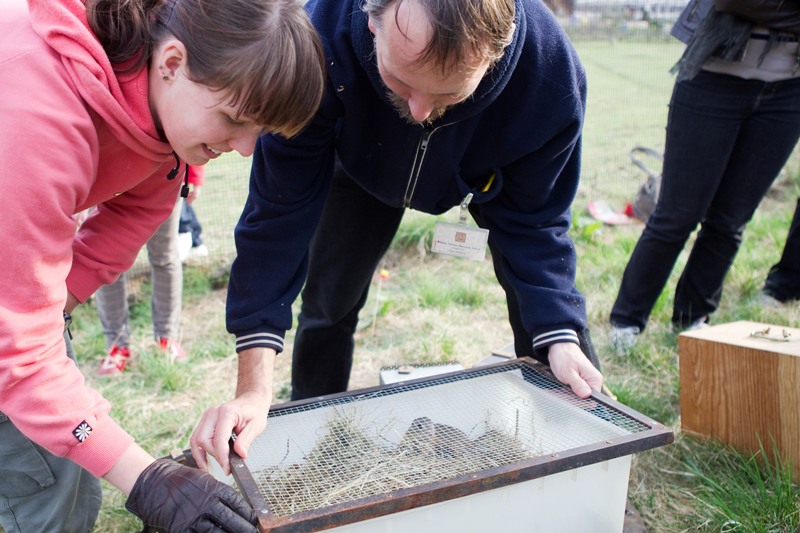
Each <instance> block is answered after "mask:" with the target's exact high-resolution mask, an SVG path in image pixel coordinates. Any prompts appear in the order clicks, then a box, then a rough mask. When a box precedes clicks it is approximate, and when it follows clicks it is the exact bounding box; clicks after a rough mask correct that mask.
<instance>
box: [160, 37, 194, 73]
mask: <svg viewBox="0 0 800 533" xmlns="http://www.w3.org/2000/svg"><path fill="white" fill-rule="evenodd" d="M152 64H153V65H158V73H159V75H160V76H161V78H162V79H163V80H164V81H168V80H173V79H175V77H176V76H177V75H178V73H179V72H180V71H181V69H185V68H186V47H185V46H184V45H183V43H182V42H181V41H179V40H178V39H167V40H166V41H164V42H162V43H161V44H160V45H159V46H158V49H157V50H156V52H155V54H153V63H152Z"/></svg>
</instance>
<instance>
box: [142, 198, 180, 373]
mask: <svg viewBox="0 0 800 533" xmlns="http://www.w3.org/2000/svg"><path fill="white" fill-rule="evenodd" d="M181 203H182V199H179V201H178V202H176V204H175V208H174V209H173V210H172V214H171V215H170V216H169V218H168V219H167V220H165V221H164V223H163V224H161V226H159V228H158V230H156V232H155V234H153V236H152V237H150V240H149V241H147V257H148V259H149V260H150V266H151V279H152V284H153V300H152V315H153V333H154V337H155V340H156V342H159V344H160V345H161V347H162V348H163V349H165V350H166V351H167V353H168V354H169V355H170V356H171V357H174V358H175V357H177V358H181V357H184V356H185V355H186V353H185V352H184V351H183V350H182V349H181V347H180V344H179V342H178V339H179V336H180V323H181V308H182V301H181V300H182V298H183V266H182V265H181V260H180V257H179V256H178V223H179V222H180V214H181Z"/></svg>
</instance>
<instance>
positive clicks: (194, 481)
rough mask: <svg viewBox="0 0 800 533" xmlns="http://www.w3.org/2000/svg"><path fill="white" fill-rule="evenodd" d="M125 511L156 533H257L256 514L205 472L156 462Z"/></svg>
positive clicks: (135, 488) (146, 471)
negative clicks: (156, 532)
mask: <svg viewBox="0 0 800 533" xmlns="http://www.w3.org/2000/svg"><path fill="white" fill-rule="evenodd" d="M125 508H126V509H128V511H130V512H132V513H133V514H135V515H136V516H138V517H139V518H141V519H142V522H144V526H145V530H146V531H147V530H148V528H150V529H151V530H156V531H158V532H159V533H183V532H187V531H188V532H191V533H219V532H225V533H256V524H257V522H258V520H257V519H256V513H255V511H253V509H252V507H250V506H249V505H248V504H247V502H245V501H244V500H243V499H242V497H241V496H239V494H238V493H237V492H236V491H235V490H234V489H233V488H231V487H229V486H228V485H226V484H225V483H221V482H219V481H217V480H216V479H215V478H214V476H212V475H211V474H209V473H207V472H203V471H201V470H198V469H197V468H191V467H188V466H184V465H181V464H178V463H177V462H175V461H173V460H172V459H158V460H156V461H155V462H154V463H153V464H151V465H150V466H148V467H147V468H145V469H144V471H143V472H142V473H141V475H140V476H139V478H138V479H137V480H136V483H135V484H134V485H133V490H132V491H131V493H130V496H128V501H127V502H126V503H125Z"/></svg>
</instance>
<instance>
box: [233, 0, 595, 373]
mask: <svg viewBox="0 0 800 533" xmlns="http://www.w3.org/2000/svg"><path fill="white" fill-rule="evenodd" d="M359 6H360V2H359V1H357V0H355V1H354V0H317V1H312V2H310V3H309V4H308V9H309V11H310V13H311V16H312V20H313V22H314V24H315V26H316V28H317V29H318V30H319V32H320V34H321V36H322V40H323V43H324V45H325V48H326V54H327V68H328V78H329V79H328V84H327V90H326V94H325V96H324V98H323V102H322V106H321V108H320V110H319V111H318V113H317V115H316V117H315V119H314V121H313V122H312V124H311V125H310V126H309V127H308V128H307V129H306V130H305V131H304V132H303V133H302V134H301V135H299V136H297V137H296V138H293V139H291V140H286V139H284V138H281V137H279V136H274V135H271V136H266V137H262V138H261V139H260V140H259V142H258V144H257V146H256V152H255V155H254V158H253V167H252V173H251V182H250V194H249V197H248V199H247V203H246V205H245V208H244V211H243V213H242V216H241V219H240V221H239V223H238V225H237V227H236V232H235V235H236V246H237V258H236V260H235V261H234V264H233V267H232V272H231V282H230V287H229V293H228V307H227V325H228V329H229V331H231V332H232V333H234V334H235V335H236V337H237V350H243V349H247V348H252V347H258V346H261V347H272V348H275V349H276V350H278V351H281V350H282V349H283V338H284V334H285V332H286V330H288V329H289V328H290V327H291V325H292V316H291V305H292V302H293V301H294V300H295V298H296V296H297V295H298V293H299V291H300V288H301V286H302V284H303V282H304V280H305V275H306V268H307V260H308V243H309V240H310V239H311V237H312V235H313V233H314V231H315V228H316V226H317V223H318V221H319V219H320V214H321V211H322V208H323V205H324V203H325V199H326V195H327V193H328V190H329V186H330V182H331V177H332V171H333V166H334V158H335V155H336V156H338V158H339V160H340V161H341V164H342V165H343V168H344V170H345V171H346V172H347V173H348V174H349V176H350V177H351V178H352V179H353V180H354V181H355V182H357V183H358V184H359V185H360V186H362V187H363V188H364V189H365V190H367V191H368V192H369V193H371V194H372V195H374V196H375V197H376V198H378V199H379V200H381V201H382V202H384V203H386V204H387V205H390V206H396V207H402V206H406V207H409V208H411V209H415V210H418V211H423V212H426V213H433V214H438V213H443V212H445V211H447V210H449V209H450V208H452V207H453V206H456V205H458V204H460V203H461V201H462V199H463V198H464V197H465V195H466V194H467V193H468V192H472V193H474V195H475V196H474V198H473V199H472V203H473V204H480V208H481V210H482V214H483V217H484V218H485V220H486V223H487V226H488V228H489V230H490V231H491V237H490V238H493V239H494V240H495V241H496V242H497V244H498V245H499V246H500V248H501V249H502V252H503V255H504V256H505V258H506V259H507V262H506V264H505V274H506V276H507V277H508V280H509V282H510V283H511V284H512V285H513V287H514V289H515V290H516V292H517V295H518V298H519V301H520V304H521V312H522V317H523V320H524V322H525V325H526V327H527V329H528V331H529V332H530V334H531V335H532V338H534V339H536V338H537V337H539V336H540V335H545V336H546V334H547V333H549V332H554V331H565V332H566V336H567V337H568V340H570V341H573V342H577V336H576V335H575V333H574V331H576V330H581V329H583V328H585V326H586V311H585V303H584V299H583V296H582V295H581V294H580V293H579V292H578V291H577V290H576V288H575V281H574V278H575V268H576V266H575V263H576V254H575V249H574V246H573V242H572V240H571V239H570V238H569V237H568V235H567V231H568V229H569V226H570V223H571V216H570V204H571V203H572V201H573V199H574V197H575V194H576V191H577V187H578V179H579V173H580V139H581V127H582V123H583V117H584V104H585V89H586V80H585V75H584V71H583V68H582V66H581V65H580V63H579V60H578V58H577V55H576V53H575V51H574V49H573V48H572V46H571V44H570V43H569V40H568V38H567V36H566V34H565V33H564V32H563V30H562V28H561V27H560V26H559V24H558V22H557V21H556V19H555V18H554V17H553V16H552V14H551V13H550V12H549V10H548V9H547V8H546V7H545V6H544V4H542V3H540V2H529V1H524V0H518V1H517V2H516V12H517V15H516V31H515V34H514V38H513V42H512V43H511V44H510V45H509V46H508V48H507V49H506V51H505V54H504V56H503V58H502V59H501V60H499V62H498V63H497V64H496V65H494V67H493V68H492V69H491V70H490V71H489V73H488V74H487V75H486V77H485V78H484V79H483V80H482V82H481V83H480V85H479V87H478V88H477V90H476V92H475V94H474V95H473V97H472V98H470V99H468V100H467V101H465V102H462V103H460V104H458V105H456V106H454V107H453V108H451V109H450V110H448V111H447V112H446V114H445V115H444V116H443V117H441V118H440V119H438V120H437V121H435V122H434V123H433V125H431V126H426V127H422V126H420V125H412V124H408V123H406V122H404V121H403V120H402V119H401V118H400V117H399V116H398V114H397V112H396V111H395V110H394V109H393V108H392V106H391V105H390V104H389V102H388V100H387V98H386V97H385V92H386V91H385V89H384V87H383V83H382V81H381V78H380V76H379V74H378V70H377V66H376V63H375V54H374V46H373V37H372V34H371V33H370V31H369V29H368V27H367V16H366V14H365V13H363V12H362V10H361V9H360V7H359ZM493 174H494V175H495V179H494V182H493V183H492V186H491V187H490V188H489V190H488V191H487V192H481V190H482V189H483V188H484V186H485V185H486V183H487V182H488V180H489V178H490V176H491V175H493ZM454 221H455V220H454ZM342 261H347V258H346V257H343V258H342ZM563 337H564V336H563V335H562V336H561V338H562V340H563ZM551 343H552V342H546V341H545V342H544V343H543V344H540V345H536V340H535V341H534V345H535V347H537V348H544V347H545V346H547V345H548V344H551ZM539 356H540V357H541V358H542V359H543V360H546V350H539V351H538V352H537V357H539Z"/></svg>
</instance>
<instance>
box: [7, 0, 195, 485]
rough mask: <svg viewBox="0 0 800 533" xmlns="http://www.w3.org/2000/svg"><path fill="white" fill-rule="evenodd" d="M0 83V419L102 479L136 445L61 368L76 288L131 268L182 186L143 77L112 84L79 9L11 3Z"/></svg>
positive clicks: (59, 3)
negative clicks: (84, 215) (69, 303)
mask: <svg viewBox="0 0 800 533" xmlns="http://www.w3.org/2000/svg"><path fill="white" fill-rule="evenodd" d="M0 80H2V83H0V117H2V120H0V162H1V163H2V171H0V172H2V174H0V175H1V176H2V178H0V180H1V181H0V190H1V191H2V192H0V228H2V233H0V239H1V242H0V247H2V249H3V250H4V252H3V265H2V268H0V411H2V412H3V413H5V415H7V416H8V418H9V419H10V420H11V421H12V422H13V423H14V424H15V425H16V426H17V428H19V430H20V431H22V432H23V433H24V434H25V435H26V436H28V437H29V438H30V439H32V440H33V441H35V442H37V443H38V444H40V445H42V446H43V447H44V448H46V449H47V450H49V451H50V452H52V453H54V454H55V455H58V456H63V457H67V458H68V459H71V460H73V461H75V462H77V463H78V464H80V465H81V466H83V467H84V468H86V469H87V470H89V471H90V472H91V473H93V474H95V475H97V476H102V475H105V474H106V473H107V472H108V470H109V469H110V468H111V467H112V466H113V465H114V463H115V462H116V461H117V459H118V458H119V456H120V455H121V454H122V452H123V451H124V450H125V449H126V448H127V447H128V446H129V445H130V443H131V442H132V437H131V436H130V435H128V434H127V433H126V432H125V431H124V430H123V429H122V428H121V427H119V426H118V425H117V424H116V422H114V421H113V420H111V418H110V417H109V414H108V413H109V408H110V406H109V404H108V402H107V401H106V400H105V399H104V398H103V397H102V396H100V394H99V393H98V392H96V391H94V390H92V389H89V388H88V387H87V386H86V385H85V383H84V379H83V375H82V374H81V372H80V370H79V369H78V368H77V367H76V366H75V364H74V363H73V362H72V361H71V360H70V359H69V358H67V356H66V352H65V346H64V339H63V329H64V319H63V313H62V312H63V310H64V305H65V301H66V298H67V290H69V291H70V292H72V293H73V294H74V295H75V296H76V297H77V298H78V299H79V300H80V301H84V300H85V299H86V298H88V297H89V296H90V295H91V294H92V293H93V292H94V291H95V290H96V289H97V288H98V287H99V286H100V285H101V284H104V283H110V282H113V281H114V280H115V279H116V278H117V276H118V275H119V273H120V272H123V271H125V270H127V269H128V268H130V266H131V265H132V264H133V262H134V260H135V258H136V254H137V252H138V250H139V249H140V248H141V247H142V245H144V243H145V242H147V240H148V239H149V238H150V236H151V235H152V234H153V233H154V232H155V230H156V229H157V228H158V226H159V225H160V224H161V222H162V221H163V220H165V219H166V218H167V216H168V215H169V213H170V212H171V211H172V208H173V206H174V205H175V201H176V198H177V194H178V188H179V186H180V185H181V183H180V182H181V180H180V179H175V180H173V181H168V180H167V179H166V175H167V172H168V171H169V170H170V169H171V168H172V166H174V161H175V160H174V158H173V156H172V149H171V147H170V146H169V145H168V144H167V143H164V142H162V141H161V140H159V137H158V135H157V133H156V128H155V124H154V123H153V120H152V118H151V114H150V108H149V106H148V100H147V87H148V86H147V72H146V69H145V70H143V71H141V72H138V73H134V74H130V75H128V76H126V77H124V78H122V79H117V77H116V75H115V74H114V72H113V71H112V69H111V65H110V64H109V61H108V59H107V57H106V55H105V53H104V51H103V49H102V47H101V46H100V44H99V43H98V41H97V40H96V39H95V37H94V36H93V34H92V33H91V32H90V30H89V28H88V25H87V22H86V13H85V7H84V5H83V3H82V2H80V1H79V0H30V1H29V9H28V8H26V6H25V3H24V1H22V0H4V1H3V2H2V5H1V6H0ZM93 205H98V208H97V209H96V210H95V212H94V213H93V215H91V216H90V217H89V218H88V219H87V220H86V221H85V222H84V223H83V225H82V226H81V228H80V231H79V232H78V233H77V235H76V224H75V221H74V220H73V215H75V214H76V213H79V212H81V211H83V210H85V209H86V208H88V207H91V206H93Z"/></svg>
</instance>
